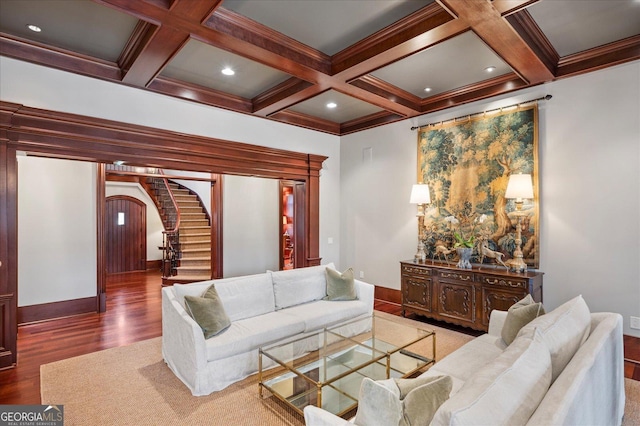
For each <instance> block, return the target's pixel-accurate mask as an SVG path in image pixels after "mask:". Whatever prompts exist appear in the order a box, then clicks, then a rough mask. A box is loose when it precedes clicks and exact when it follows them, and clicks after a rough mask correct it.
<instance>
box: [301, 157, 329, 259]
mask: <svg viewBox="0 0 640 426" xmlns="http://www.w3.org/2000/svg"><path fill="white" fill-rule="evenodd" d="M326 159H327V157H324V156H321V155H314V154H309V176H308V177H307V212H306V215H305V216H306V219H307V221H306V227H307V229H306V231H307V232H306V234H307V239H306V247H305V253H306V255H307V262H306V265H305V266H317V265H320V262H321V261H322V258H321V257H320V169H322V162H323V161H324V160H326Z"/></svg>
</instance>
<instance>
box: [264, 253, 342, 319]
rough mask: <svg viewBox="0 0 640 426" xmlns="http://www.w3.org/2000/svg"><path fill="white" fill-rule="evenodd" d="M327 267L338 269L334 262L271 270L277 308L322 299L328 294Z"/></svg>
mask: <svg viewBox="0 0 640 426" xmlns="http://www.w3.org/2000/svg"><path fill="white" fill-rule="evenodd" d="M327 267H330V268H331V269H336V268H335V266H334V265H333V263H330V264H328V265H321V266H310V267H308V268H298V269H289V270H286V271H275V272H271V279H272V280H273V293H274V294H275V305H276V309H283V308H287V307H289V306H295V305H300V304H302V303H307V302H312V301H314V300H320V299H322V298H323V297H325V296H326V295H327V280H326V277H325V270H326V269H327Z"/></svg>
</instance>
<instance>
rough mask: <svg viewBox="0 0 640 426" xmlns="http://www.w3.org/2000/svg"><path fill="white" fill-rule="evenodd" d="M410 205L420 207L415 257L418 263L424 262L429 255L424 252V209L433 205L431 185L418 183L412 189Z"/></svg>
mask: <svg viewBox="0 0 640 426" xmlns="http://www.w3.org/2000/svg"><path fill="white" fill-rule="evenodd" d="M409 203H410V204H417V205H418V213H417V214H416V216H417V217H418V251H417V252H416V255H415V257H414V260H415V261H416V262H424V261H425V260H426V259H427V254H426V253H425V251H424V243H423V242H422V227H423V226H424V207H425V205H426V204H429V203H431V196H430V195H429V185H427V184H426V183H418V184H415V185H413V187H412V188H411V197H410V198H409Z"/></svg>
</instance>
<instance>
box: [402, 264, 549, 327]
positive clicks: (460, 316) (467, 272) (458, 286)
mask: <svg viewBox="0 0 640 426" xmlns="http://www.w3.org/2000/svg"><path fill="white" fill-rule="evenodd" d="M400 271H401V278H402V284H401V285H402V315H403V316H405V315H406V313H407V312H409V313H411V312H412V313H415V314H418V315H423V316H425V317H429V318H433V319H436V320H440V321H446V322H450V323H453V324H457V325H462V326H465V327H469V328H473V329H475V330H483V331H487V329H488V328H489V315H490V314H491V311H492V310H494V309H498V310H502V311H506V310H507V309H509V307H510V306H511V305H513V304H514V303H515V302H517V301H518V300H520V299H522V298H523V297H525V296H526V295H527V294H531V295H532V296H533V299H534V300H535V301H536V302H542V275H543V273H542V272H532V271H528V272H520V273H516V272H508V271H507V270H505V269H504V268H497V267H495V268H494V267H493V266H481V267H480V266H477V265H473V268H472V269H461V268H457V267H455V266H454V265H453V264H451V265H448V264H446V263H442V262H431V261H426V262H425V263H417V262H414V261H412V260H408V261H404V262H400Z"/></svg>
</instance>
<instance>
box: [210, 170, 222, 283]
mask: <svg viewBox="0 0 640 426" xmlns="http://www.w3.org/2000/svg"><path fill="white" fill-rule="evenodd" d="M211 178H212V179H214V180H213V181H212V182H211V278H222V277H223V276H224V275H223V274H224V270H223V267H224V256H223V254H224V246H223V240H224V239H223V230H224V226H223V222H222V218H223V216H224V215H223V214H222V212H223V208H224V205H223V202H222V200H223V191H224V189H223V188H224V185H223V182H224V177H223V176H222V175H221V174H215V173H212V174H211Z"/></svg>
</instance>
